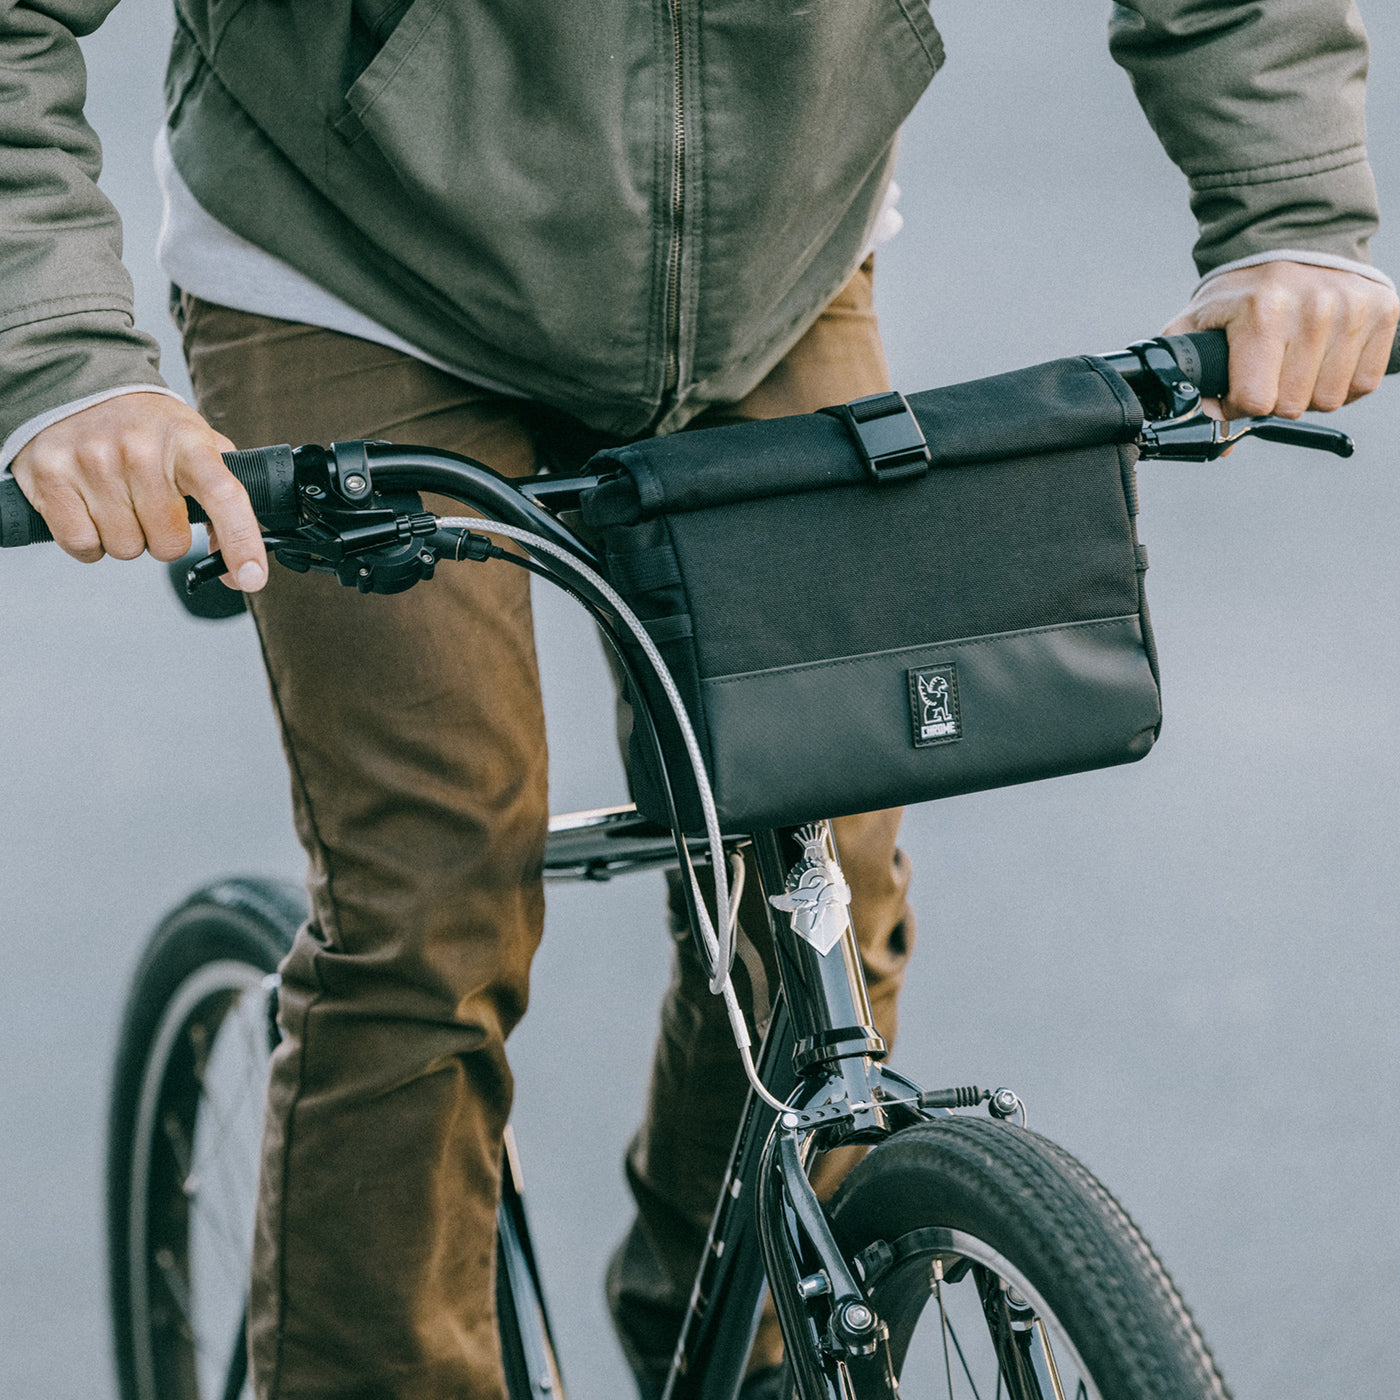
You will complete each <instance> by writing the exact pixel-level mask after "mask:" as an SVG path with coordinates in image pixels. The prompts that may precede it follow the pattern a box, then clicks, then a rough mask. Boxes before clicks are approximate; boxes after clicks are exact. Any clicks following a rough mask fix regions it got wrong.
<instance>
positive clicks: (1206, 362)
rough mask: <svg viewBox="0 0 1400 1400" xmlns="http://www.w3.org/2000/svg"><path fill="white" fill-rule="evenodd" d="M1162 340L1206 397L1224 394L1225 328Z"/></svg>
mask: <svg viewBox="0 0 1400 1400" xmlns="http://www.w3.org/2000/svg"><path fill="white" fill-rule="evenodd" d="M1162 343H1163V344H1164V345H1166V347H1167V348H1168V349H1169V350H1170V351H1171V352H1172V355H1173V357H1174V358H1175V360H1176V362H1177V364H1179V365H1180V366H1181V369H1182V372H1183V373H1184V374H1185V375H1186V377H1187V378H1188V379H1189V380H1190V381H1191V382H1192V383H1193V384H1194V385H1195V386H1196V387H1197V388H1198V389H1199V390H1200V391H1201V393H1202V394H1204V395H1205V397H1206V398H1208V399H1219V398H1223V397H1224V396H1225V394H1226V393H1227V392H1228V391H1229V388H1230V348H1229V342H1228V341H1227V339H1226V337H1225V332H1224V331H1191V332H1189V333H1188V334H1186V335H1164V336H1163V337H1162ZM1385 372H1386V373H1387V374H1400V335H1397V336H1396V337H1395V343H1394V344H1393V345H1392V346H1391V347H1390V363H1389V364H1388V365H1387V366H1386V370H1385Z"/></svg>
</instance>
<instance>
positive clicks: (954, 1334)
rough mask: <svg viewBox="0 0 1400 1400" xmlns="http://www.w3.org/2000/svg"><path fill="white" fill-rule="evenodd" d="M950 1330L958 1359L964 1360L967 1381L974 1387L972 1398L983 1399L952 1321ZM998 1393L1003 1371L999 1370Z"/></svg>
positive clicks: (963, 1365) (964, 1372) (964, 1373)
mask: <svg viewBox="0 0 1400 1400" xmlns="http://www.w3.org/2000/svg"><path fill="white" fill-rule="evenodd" d="M948 1332H949V1334H950V1335H951V1336H952V1338H953V1346H954V1348H955V1349H956V1350H957V1353H958V1360H959V1361H960V1362H962V1368H963V1375H965V1376H966V1377H967V1383H968V1385H970V1386H971V1387H972V1400H982V1397H981V1396H980V1395H979V1394H978V1392H977V1382H976V1381H975V1380H973V1379H972V1368H971V1367H970V1366H969V1365H968V1364H967V1357H966V1356H964V1355H963V1349H962V1343H961V1342H960V1341H958V1329H957V1328H956V1327H954V1326H953V1324H952V1323H951V1322H950V1323H949V1324H948ZM997 1394H998V1395H1000V1394H1001V1371H1000V1368H998V1370H997Z"/></svg>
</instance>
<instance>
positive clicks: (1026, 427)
mask: <svg viewBox="0 0 1400 1400" xmlns="http://www.w3.org/2000/svg"><path fill="white" fill-rule="evenodd" d="M908 404H909V408H910V411H911V412H912V413H913V415H914V417H915V419H916V420H917V422H918V424H919V427H920V428H921V429H922V430H923V434H924V437H925V439H926V440H927V442H928V447H929V452H930V457H931V462H930V465H931V466H932V467H935V468H937V467H955V466H960V465H964V464H970V463H976V462H988V461H996V460H998V459H1001V458H1004V457H1015V456H1024V455H1029V454H1035V453H1053V452H1055V451H1057V450H1059V449H1061V448H1064V447H1068V446H1071V445H1075V446H1085V445H1090V444H1098V443H1103V444H1107V443H1114V442H1131V441H1132V440H1133V439H1134V438H1136V437H1137V435H1138V433H1139V432H1140V431H1141V430H1142V406H1141V404H1139V403H1138V400H1137V398H1136V396H1135V395H1134V394H1133V393H1132V391H1131V390H1130V389H1129V388H1128V386H1127V385H1126V384H1125V383H1124V382H1123V380H1122V379H1121V378H1120V377H1119V375H1118V374H1116V373H1115V372H1114V371H1113V370H1111V369H1110V368H1109V367H1108V366H1107V365H1105V364H1104V363H1103V362H1102V361H1101V360H1097V359H1095V358H1093V357H1092V356H1079V357H1077V358H1075V359H1069V360H1052V361H1051V362H1050V363H1048V364H1043V365H1036V366H1035V367H1034V368H1031V369H1023V370H1016V371H1014V372H1013V373H1011V374H1000V375H996V376H994V377H992V378H990V379H976V380H972V381H971V382H969V383H966V384H951V385H948V386H946V387H944V388H941V389H929V390H927V391H926V392H924V393H920V394H911V395H910V396H909V399H908ZM589 470H590V471H593V472H596V473H598V474H600V475H601V474H603V473H606V472H612V471H620V472H621V475H620V476H619V477H618V478H617V479H616V480H614V481H609V482H605V483H604V484H602V485H601V486H599V487H598V488H596V489H594V490H593V491H590V492H589V493H588V494H587V496H586V497H585V498H584V501H583V516H584V520H585V522H586V523H587V524H588V525H589V526H591V527H592V528H594V529H602V528H604V527H606V526H609V525H625V524H631V523H634V522H636V521H638V520H645V519H650V518H652V517H655V516H658V515H662V514H669V513H674V512H676V511H689V510H705V509H708V508H710V507H712V506H716V505H722V504H726V503H734V502H739V501H752V500H760V499H762V498H764V497H767V496H780V495H788V494H791V493H793V492H799V491H817V490H821V489H823V488H825V487H831V486H843V485H856V484H858V483H861V482H867V481H869V480H870V472H869V466H868V464H867V462H866V459H865V457H864V455H863V454H862V452H861V451H860V449H859V446H858V445H857V443H856V442H855V441H854V440H853V438H852V437H851V434H850V432H849V430H848V428H847V425H846V424H845V423H844V422H843V421H842V419H841V418H840V417H839V416H836V415H833V414H828V413H806V414H801V415H798V416H795V417H791V418H773V419H768V420H766V421H761V422H754V423H739V424H735V425H733V426H730V427H724V428H708V429H704V430H701V431H695V432H681V433H673V434H671V435H670V436H669V437H660V438H649V439H647V440H645V441H642V442H636V443H629V444H628V445H627V446H625V447H618V448H612V449H609V450H607V451H604V452H600V453H598V454H597V456H595V457H594V458H593V459H592V461H591V463H590V464H589ZM888 489H892V490H898V489H899V486H898V484H897V483H896V484H894V485H893V486H891V487H889V488H888Z"/></svg>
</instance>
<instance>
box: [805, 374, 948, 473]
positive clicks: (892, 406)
mask: <svg viewBox="0 0 1400 1400" xmlns="http://www.w3.org/2000/svg"><path fill="white" fill-rule="evenodd" d="M826 411H827V412H828V413H831V414H834V415H835V416H836V417H838V418H840V419H841V420H842V422H844V423H845V425H846V428H847V430H848V431H849V432H850V434H851V436H852V437H853V438H854V439H855V443H856V446H857V447H858V448H859V449H860V454H861V456H862V457H864V458H865V467H866V470H867V471H868V472H869V473H870V475H871V476H872V477H873V478H874V479H875V480H876V481H880V482H886V481H905V480H908V479H909V478H911V477H916V476H922V475H923V474H924V473H925V472H926V471H928V469H929V463H930V462H932V460H933V454H932V453H931V452H930V451H929V447H928V441H927V440H926V439H925V437H924V431H923V429H922V428H921V427H919V422H918V419H916V418H915V417H914V415H913V413H912V412H911V411H910V409H909V405H908V404H907V403H906V402H905V401H904V395H903V394H900V393H896V392H894V391H893V390H891V391H890V392H889V393H887V394H867V395H866V396H865V398H863V399H852V400H851V402H850V403H843V404H838V405H837V406H836V407H835V408H829V409H827V410H826Z"/></svg>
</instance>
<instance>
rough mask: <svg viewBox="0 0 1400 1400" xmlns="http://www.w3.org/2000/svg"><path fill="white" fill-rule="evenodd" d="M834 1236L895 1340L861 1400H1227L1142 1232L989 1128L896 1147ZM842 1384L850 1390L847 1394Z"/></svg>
mask: <svg viewBox="0 0 1400 1400" xmlns="http://www.w3.org/2000/svg"><path fill="white" fill-rule="evenodd" d="M830 1215H831V1224H832V1230H833V1233H834V1235H835V1237H836V1239H837V1241H838V1243H839V1244H840V1245H841V1247H842V1250H843V1253H845V1254H846V1256H847V1258H848V1259H849V1260H850V1261H851V1263H852V1265H853V1267H854V1269H855V1272H856V1275H857V1277H858V1278H859V1279H860V1281H861V1283H862V1286H863V1291H864V1292H865V1295H866V1298H867V1300H868V1301H869V1303H870V1305H871V1307H872V1308H873V1309H874V1311H875V1313H876V1315H877V1316H878V1317H879V1318H880V1319H881V1321H882V1323H883V1324H884V1325H885V1328H886V1329H887V1336H886V1337H885V1338H884V1340H883V1341H882V1342H881V1344H880V1346H879V1347H878V1348H877V1351H876V1353H875V1354H874V1355H873V1356H871V1357H868V1358H861V1359H856V1360H852V1361H851V1362H850V1363H848V1365H847V1366H846V1368H845V1374H844V1376H843V1378H842V1379H843V1385H844V1388H846V1389H848V1391H849V1393H850V1394H851V1395H852V1396H855V1397H859V1400H883V1397H887V1396H890V1395H892V1394H894V1393H896V1387H897V1390H898V1391H901V1392H903V1393H904V1394H908V1395H918V1396H920V1397H938V1398H939V1400H1228V1395H1229V1392H1228V1391H1227V1390H1226V1388H1225V1386H1224V1383H1223V1381H1222V1380H1221V1378H1220V1373H1219V1371H1218V1369H1217V1368H1216V1366H1215V1363H1214V1360H1213V1359H1212V1357H1211V1355H1210V1352H1209V1350H1208V1349H1207V1347H1206V1345H1205V1343H1204V1341H1203V1339H1202V1338H1201V1335H1200V1331H1199V1329H1198V1328H1197V1326H1196V1324H1195V1321H1194V1320H1193V1318H1192V1317H1191V1314H1190V1312H1189V1310H1188V1309H1187V1308H1186V1306H1185V1304H1184V1303H1183V1301H1182V1299H1181V1295H1180V1293H1179V1292H1178V1291H1177V1289H1176V1287H1175V1285H1174V1284H1173V1283H1172V1281H1171V1278H1170V1277H1169V1275H1168V1274H1167V1271H1166V1269H1165V1268H1164V1267H1163V1266H1162V1264H1161V1261H1160V1260H1159V1259H1158V1258H1157V1257H1156V1255H1155V1254H1154V1253H1153V1251H1152V1249H1151V1247H1150V1246H1149V1245H1148V1243H1147V1241H1146V1240H1145V1239H1144V1238H1143V1236H1142V1234H1141V1232H1140V1231H1139V1230H1138V1229H1137V1227H1136V1226H1135V1225H1134V1224H1133V1222H1132V1221H1131V1219H1130V1218H1129V1217H1128V1215H1127V1214H1126V1213H1125V1212H1124V1211H1123V1209H1122V1207H1121V1206H1119V1205H1118V1203H1117V1202H1116V1201H1115V1200H1114V1199H1113V1197H1112V1196H1111V1195H1110V1194H1109V1193H1108V1191H1107V1190H1105V1188H1104V1187H1103V1186H1102V1185H1101V1184H1100V1183H1099V1182H1098V1181H1096V1180H1095V1179H1094V1177H1093V1176H1092V1175H1091V1174H1090V1173H1089V1172H1088V1171H1087V1170H1086V1169H1085V1168H1084V1167H1083V1166H1082V1165H1081V1164H1080V1163H1078V1162H1076V1161H1075V1160H1074V1159H1073V1158H1072V1157H1071V1156H1069V1154H1068V1153H1066V1152H1064V1151H1063V1150H1062V1149H1060V1148H1058V1147H1056V1146H1055V1145H1054V1144H1053V1143H1050V1142H1048V1141H1046V1140H1045V1139H1043V1138H1041V1137H1039V1136H1038V1135H1036V1134H1034V1133H1028V1132H1025V1131H1024V1130H1023V1129H1018V1128H1012V1127H1010V1126H1008V1125H1006V1124H1000V1123H995V1122H992V1121H990V1120H980V1119H970V1118H950V1119H942V1120H938V1121H935V1122H932V1123H927V1124H923V1125H921V1126H918V1127H914V1128H909V1129H906V1130H905V1131H904V1132H902V1133H898V1134H896V1135H895V1136H894V1137H893V1138H891V1139H889V1140H888V1141H887V1142H885V1143H882V1144H880V1145H879V1146H877V1147H876V1148H874V1150H873V1151H872V1152H871V1153H870V1154H869V1155H868V1156H867V1157H866V1159H865V1160H864V1161H863V1162H862V1163H861V1164H860V1165H859V1166H857V1167H856V1169H855V1170H854V1171H853V1172H852V1173H851V1176H850V1177H849V1178H848V1180H847V1182H846V1183H845V1185H844V1186H843V1187H842V1188H841V1190H840V1191H838V1192H837V1195H836V1197H835V1198H834V1199H833V1201H832V1204H831V1208H830ZM846 1382H848V1383H849V1384H848V1385H845V1383H846Z"/></svg>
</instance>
